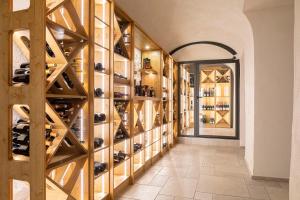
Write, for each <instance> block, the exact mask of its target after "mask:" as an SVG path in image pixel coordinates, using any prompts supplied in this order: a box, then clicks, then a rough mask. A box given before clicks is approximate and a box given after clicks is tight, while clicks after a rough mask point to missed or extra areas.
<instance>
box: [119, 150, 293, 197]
mask: <svg viewBox="0 0 300 200" xmlns="http://www.w3.org/2000/svg"><path fill="white" fill-rule="evenodd" d="M117 199H119V200H288V199H289V198H288V183H284V182H275V181H262V180H252V179H251V178H250V177H249V175H248V171H247V168H246V164H245V162H244V151H243V150H242V149H240V148H238V147H213V146H200V145H187V144H177V145H176V146H175V147H174V148H173V149H172V150H171V151H170V152H169V153H167V154H166V155H165V156H164V157H162V158H161V159H160V160H159V161H158V162H157V163H156V164H155V165H153V166H152V167H151V168H150V169H149V170H148V171H147V172H146V173H145V174H144V175H143V176H142V177H140V178H139V179H138V180H137V181H136V183H135V184H134V185H132V186H129V187H128V188H127V189H126V191H124V192H123V193H122V194H119V197H118V198H117Z"/></svg>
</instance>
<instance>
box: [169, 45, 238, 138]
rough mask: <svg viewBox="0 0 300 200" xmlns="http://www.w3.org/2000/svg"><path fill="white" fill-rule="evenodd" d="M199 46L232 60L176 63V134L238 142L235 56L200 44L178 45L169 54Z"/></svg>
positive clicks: (232, 51) (230, 51)
mask: <svg viewBox="0 0 300 200" xmlns="http://www.w3.org/2000/svg"><path fill="white" fill-rule="evenodd" d="M203 44H205V45H207V44H208V45H213V46H216V47H218V48H222V49H224V50H225V51H227V52H229V53H230V54H231V55H232V58H229V59H215V60H197V61H184V62H180V63H179V65H178V66H179V69H178V72H179V73H178V80H179V87H178V88H179V90H178V99H179V108H178V111H179V112H178V119H179V123H178V124H179V127H178V130H179V134H180V135H181V136H185V137H205V138H222V139H239V76H240V62H239V60H238V59H236V57H235V56H236V52H235V51H234V50H233V49H232V48H230V47H228V46H226V45H224V44H221V43H217V42H210V41H200V42H193V43H189V44H185V45H182V46H180V47H177V48H176V49H174V50H173V51H171V52H170V53H171V54H174V53H176V52H178V51H180V50H182V49H184V48H187V47H189V46H192V45H203Z"/></svg>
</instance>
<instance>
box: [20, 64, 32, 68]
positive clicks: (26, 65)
mask: <svg viewBox="0 0 300 200" xmlns="http://www.w3.org/2000/svg"><path fill="white" fill-rule="evenodd" d="M20 68H21V69H28V68H30V63H22V64H21V65H20Z"/></svg>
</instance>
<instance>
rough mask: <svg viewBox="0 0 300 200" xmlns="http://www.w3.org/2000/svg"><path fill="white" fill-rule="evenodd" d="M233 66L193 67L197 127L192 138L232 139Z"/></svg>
mask: <svg viewBox="0 0 300 200" xmlns="http://www.w3.org/2000/svg"><path fill="white" fill-rule="evenodd" d="M234 68H235V64H210V65H201V66H199V67H197V86H198V89H197V91H196V93H197V100H196V102H197V106H198V108H199V112H198V113H197V114H198V116H199V119H198V120H199V121H198V122H199V125H198V126H197V129H198V130H196V131H197V132H196V135H200V136H207V137H235V136H236V131H235V128H234V112H233V111H234V110H235V104H234V103H235V102H234V98H233V97H234V93H235V88H234V84H233V75H234Z"/></svg>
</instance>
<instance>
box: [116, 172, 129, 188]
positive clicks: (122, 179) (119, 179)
mask: <svg viewBox="0 0 300 200" xmlns="http://www.w3.org/2000/svg"><path fill="white" fill-rule="evenodd" d="M128 178H129V176H118V175H114V188H117V187H118V186H119V185H121V184H122V183H123V182H125V181H126V180H127V179H128Z"/></svg>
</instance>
